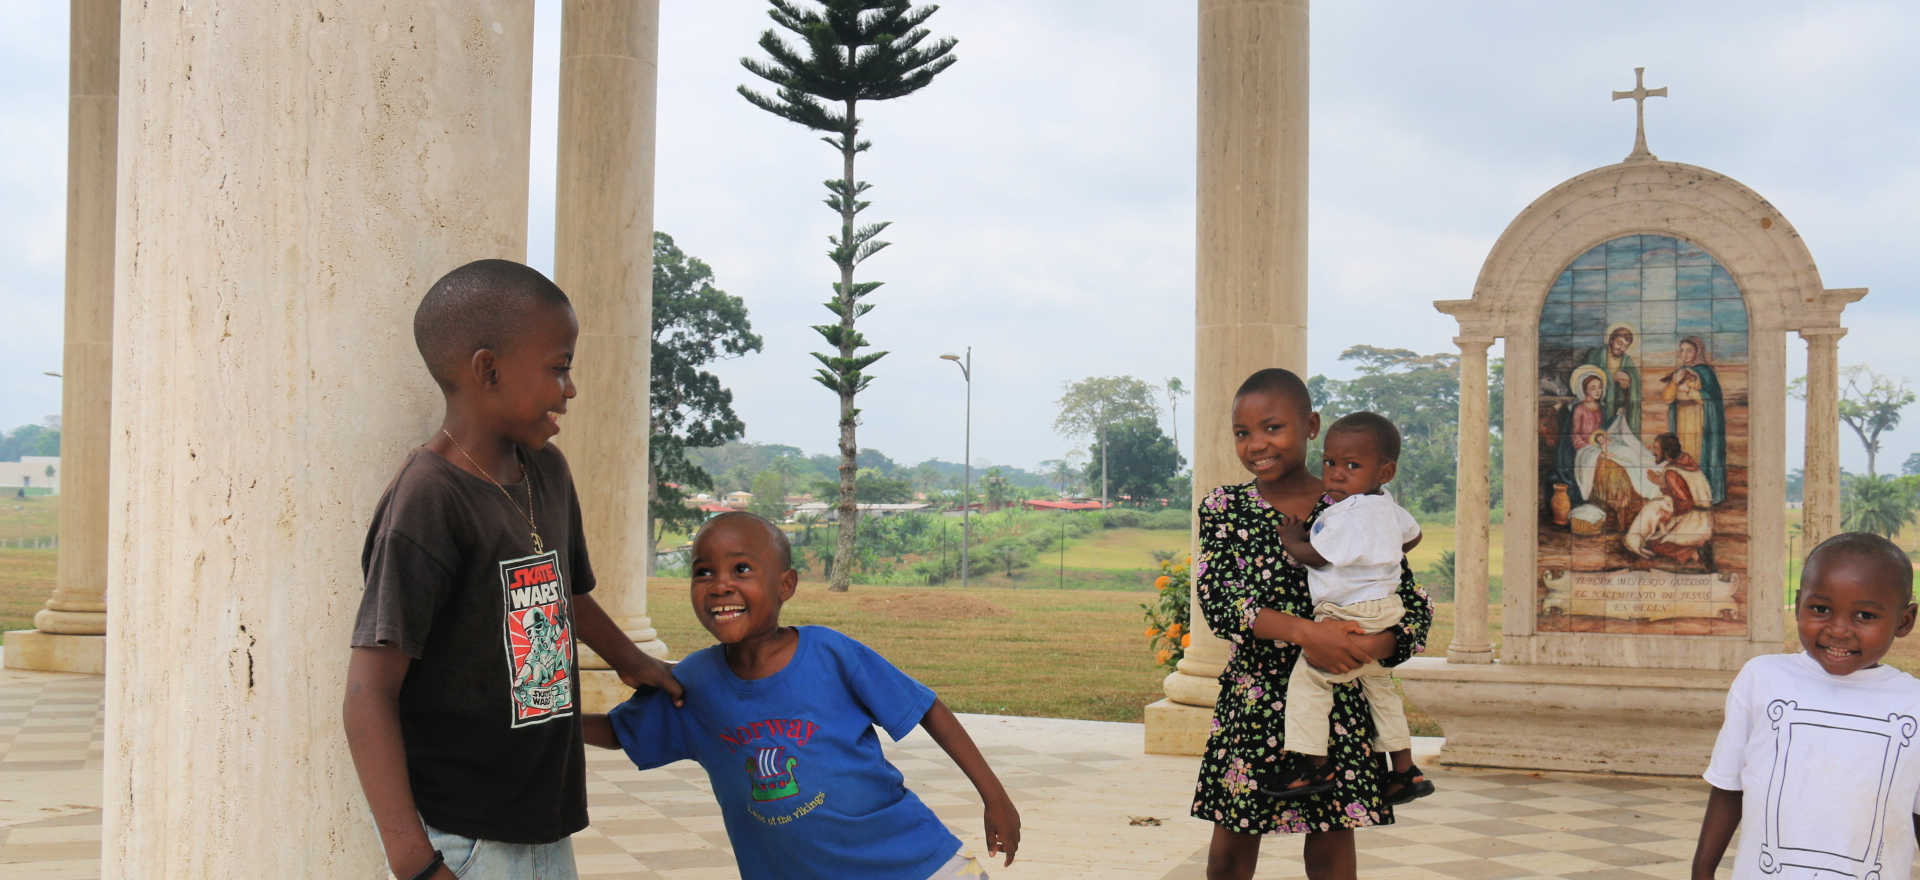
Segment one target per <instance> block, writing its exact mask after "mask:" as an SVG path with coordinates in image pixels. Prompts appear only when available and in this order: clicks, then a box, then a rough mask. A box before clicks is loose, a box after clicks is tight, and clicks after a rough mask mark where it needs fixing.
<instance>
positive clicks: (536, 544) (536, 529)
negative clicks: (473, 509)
mask: <svg viewBox="0 0 1920 880" xmlns="http://www.w3.org/2000/svg"><path fill="white" fill-rule="evenodd" d="M440 433H442V434H446V435H447V442H449V443H452V444H453V448H455V449H458V450H460V456H461V457H462V458H465V459H466V460H467V464H470V465H473V469H474V470H476V471H479V472H480V476H483V477H486V478H487V482H489V483H492V484H493V488H495V489H499V490H500V494H501V495H502V496H504V497H505V498H506V499H507V503H508V504H511V505H513V512H515V513H518V514H520V515H521V516H524V517H526V518H527V531H528V532H529V533H531V534H532V535H533V552H535V553H545V552H547V547H546V544H545V542H543V541H541V540H540V526H539V525H538V524H537V523H535V522H534V521H533V469H532V468H530V467H528V466H527V464H526V462H524V461H522V462H521V464H520V473H521V475H522V476H524V477H525V478H526V480H527V506H526V507H525V508H524V509H523V508H521V506H520V502H519V501H517V500H515V499H514V497H513V493H512V492H508V491H507V487H505V486H502V485H500V481H499V480H496V479H494V478H493V474H490V473H488V472H487V469H486V468H483V467H481V466H480V463H479V462H477V461H474V460H473V454H472V453H469V452H468V451H467V448H466V447H465V446H461V445H460V441H458V440H455V439H453V434H452V433H451V432H449V431H448V430H447V429H445V428H441V429H440ZM513 457H514V458H515V459H518V458H520V447H518V446H515V447H514V448H513Z"/></svg>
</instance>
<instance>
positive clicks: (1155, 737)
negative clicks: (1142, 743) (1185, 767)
mask: <svg viewBox="0 0 1920 880" xmlns="http://www.w3.org/2000/svg"><path fill="white" fill-rule="evenodd" d="M1211 733H1213V709H1211V708H1209V707H1206V706H1189V705H1186V704H1185V703H1176V702H1174V701H1172V700H1160V701H1158V702H1155V703H1150V704H1148V706H1147V737H1146V740H1147V741H1146V753H1147V754H1149V755H1198V754H1200V753H1201V752H1204V751H1206V749H1207V736H1208V735H1209V734H1211Z"/></svg>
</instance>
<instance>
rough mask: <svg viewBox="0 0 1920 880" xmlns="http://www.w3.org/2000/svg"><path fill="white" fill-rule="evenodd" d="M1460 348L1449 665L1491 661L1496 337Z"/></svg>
mask: <svg viewBox="0 0 1920 880" xmlns="http://www.w3.org/2000/svg"><path fill="white" fill-rule="evenodd" d="M1453 341H1454V344H1455V345H1458V346H1460V469H1459V471H1458V473H1457V474H1456V475H1455V480H1456V481H1457V489H1456V491H1455V492H1454V508H1453V516H1454V520H1453V521H1454V523H1455V526H1456V528H1455V530H1454V537H1453V620H1454V623H1453V642H1452V643H1451V644H1449V645H1447V662H1449V663H1491V662H1493V644H1492V642H1490V641H1488V639H1487V520H1488V517H1489V514H1490V511H1489V509H1488V503H1489V499H1488V497H1487V495H1488V492H1487V468H1488V465H1489V462H1488V459H1489V454H1488V451H1489V449H1490V447H1489V446H1488V430H1487V347H1488V346H1490V345H1492V344H1493V340H1492V339H1479V338H1473V337H1467V336H1461V337H1456V338H1455V339H1454V340H1453Z"/></svg>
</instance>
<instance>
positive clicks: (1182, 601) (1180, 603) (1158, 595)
mask: <svg viewBox="0 0 1920 880" xmlns="http://www.w3.org/2000/svg"><path fill="white" fill-rule="evenodd" d="M1174 556H1175V554H1173V553H1166V552H1161V551H1156V552H1155V553H1154V554H1153V558H1154V560H1155V561H1156V562H1158V563H1159V568H1160V575H1159V576H1158V577H1156V578H1154V579H1153V589H1154V597H1153V601H1152V602H1147V603H1144V604H1142V605H1141V606H1140V607H1141V608H1142V609H1144V610H1145V611H1146V612H1147V613H1146V618H1147V647H1149V648H1153V649H1154V652H1153V660H1154V663H1156V664H1158V665H1159V666H1160V667H1162V668H1164V669H1166V670H1167V671H1168V672H1172V671H1173V668H1174V667H1175V666H1178V665H1179V664H1180V658H1181V657H1184V656H1186V653H1187V646H1188V645H1190V644H1192V643H1193V635H1192V634H1191V633H1189V632H1187V622H1188V621H1187V608H1188V601H1187V600H1188V597H1189V595H1190V594H1191V590H1192V587H1193V577H1192V575H1191V573H1190V571H1189V570H1190V568H1191V567H1192V565H1193V557H1192V556H1185V555H1184V554H1183V555H1182V556H1181V559H1180V560H1179V561H1176V560H1175V559H1174Z"/></svg>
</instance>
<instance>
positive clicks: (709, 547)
mask: <svg viewBox="0 0 1920 880" xmlns="http://www.w3.org/2000/svg"><path fill="white" fill-rule="evenodd" d="M769 528H771V526H769V525H768V524H767V523H766V522H764V521H762V520H758V519H754V518H751V517H746V516H723V517H721V518H719V519H716V520H714V521H713V522H710V523H708V524H707V526H706V527H705V528H702V529H701V530H700V534H699V535H698V536H697V537H696V538H695V539H694V542H693V565H692V568H693V584H692V588H691V590H690V597H691V598H692V600H693V615H694V617H696V618H698V619H699V620H700V625H701V626H704V627H706V628H707V632H710V633H712V634H713V637H714V638H715V639H716V640H718V641H719V642H720V643H721V644H722V645H739V644H743V643H746V642H752V641H757V640H762V639H767V638H769V637H772V636H773V635H775V634H776V633H778V632H779V631H780V606H781V604H783V603H785V602H786V601H787V600H788V599H791V598H793V591H794V588H795V587H797V586H798V585H799V582H800V575H799V573H797V572H795V571H794V570H793V569H792V568H790V567H788V566H786V565H783V564H782V560H781V558H780V553H779V551H778V549H776V548H775V546H774V539H773V536H772V535H770V534H768V531H767V530H768V529H769Z"/></svg>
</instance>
